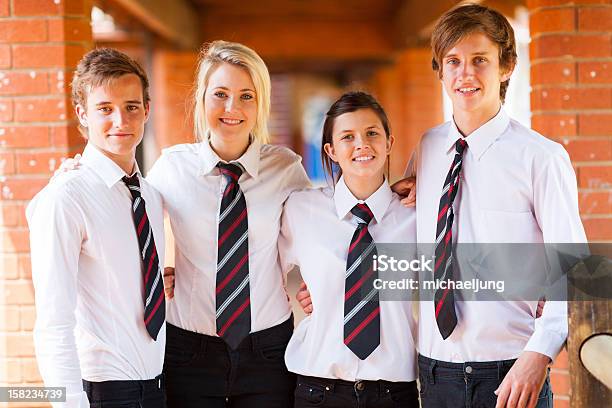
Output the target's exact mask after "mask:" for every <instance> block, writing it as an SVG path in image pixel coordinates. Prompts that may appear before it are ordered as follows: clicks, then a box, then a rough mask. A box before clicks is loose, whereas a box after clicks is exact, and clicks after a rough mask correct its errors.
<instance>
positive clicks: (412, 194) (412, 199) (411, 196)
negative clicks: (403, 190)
mask: <svg viewBox="0 0 612 408" xmlns="http://www.w3.org/2000/svg"><path fill="white" fill-rule="evenodd" d="M406 199H407V200H408V201H409V203H410V204H411V206H414V205H416V190H415V189H414V188H413V189H411V190H410V193H409V194H408V197H406Z"/></svg>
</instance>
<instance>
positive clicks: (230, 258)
mask: <svg viewBox="0 0 612 408" xmlns="http://www.w3.org/2000/svg"><path fill="white" fill-rule="evenodd" d="M217 167H218V168H219V171H220V172H221V174H222V175H223V176H224V177H225V179H226V180H227V185H226V186H225V190H224V191H223V197H222V198H221V207H220V209H219V239H218V241H217V251H218V252H217V254H218V256H217V287H216V304H217V315H216V318H217V334H218V335H219V337H222V338H223V339H224V340H225V342H226V343H227V344H228V345H229V346H230V348H232V349H233V350H235V349H236V348H238V345H240V343H241V342H242V340H244V338H245V337H246V336H248V335H249V333H250V331H251V307H250V304H251V297H250V285H249V239H248V227H249V223H248V215H247V206H246V200H245V199H244V194H243V193H242V190H241V189H240V185H239V184H238V179H239V178H240V175H241V174H242V169H241V168H240V167H239V166H237V165H235V164H226V163H221V162H219V164H217Z"/></svg>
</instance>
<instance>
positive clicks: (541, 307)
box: [536, 298, 546, 319]
mask: <svg viewBox="0 0 612 408" xmlns="http://www.w3.org/2000/svg"><path fill="white" fill-rule="evenodd" d="M545 304H546V299H545V298H542V299H540V300H539V301H538V309H537V310H536V319H537V318H539V317H540V316H542V312H543V311H544V305H545Z"/></svg>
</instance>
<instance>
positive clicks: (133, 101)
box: [96, 99, 142, 106]
mask: <svg viewBox="0 0 612 408" xmlns="http://www.w3.org/2000/svg"><path fill="white" fill-rule="evenodd" d="M109 103H112V102H110V101H102V102H98V103H96V106H100V105H108V104H109ZM124 103H131V104H140V105H142V101H139V100H136V99H133V100H129V101H125V102H124Z"/></svg>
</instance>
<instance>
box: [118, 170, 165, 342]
mask: <svg viewBox="0 0 612 408" xmlns="http://www.w3.org/2000/svg"><path fill="white" fill-rule="evenodd" d="M122 180H123V182H124V183H125V185H126V186H127V188H128V189H129V190H130V193H131V194H132V215H133V218H134V226H135V227H136V235H137V236H138V247H139V248H140V255H141V257H142V265H143V269H142V272H143V278H144V289H145V290H144V293H145V295H144V297H145V299H144V323H145V326H146V328H147V332H149V335H150V336H151V338H152V339H153V340H157V335H158V334H159V330H160V329H161V327H162V325H163V324H164V321H165V320H166V302H165V299H164V283H163V281H162V273H161V270H160V268H159V257H158V256H157V248H156V246H155V239H154V238H153V230H152V229H151V224H150V223H149V217H147V210H146V208H145V201H144V198H142V195H141V193H140V182H139V180H138V174H134V175H133V176H132V177H127V176H125V177H123V179H122Z"/></svg>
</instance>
